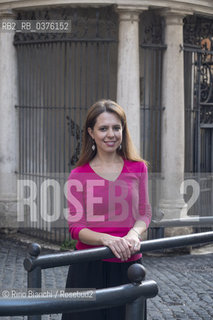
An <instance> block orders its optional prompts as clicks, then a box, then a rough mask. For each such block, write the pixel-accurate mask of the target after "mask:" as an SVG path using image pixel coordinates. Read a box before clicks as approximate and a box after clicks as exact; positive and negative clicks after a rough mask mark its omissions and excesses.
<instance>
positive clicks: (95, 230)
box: [63, 100, 151, 320]
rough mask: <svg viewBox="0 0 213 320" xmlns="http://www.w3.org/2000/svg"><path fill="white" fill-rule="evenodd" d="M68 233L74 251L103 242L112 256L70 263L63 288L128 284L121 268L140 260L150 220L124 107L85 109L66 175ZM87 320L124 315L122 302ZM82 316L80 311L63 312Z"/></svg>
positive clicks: (105, 104)
mask: <svg viewBox="0 0 213 320" xmlns="http://www.w3.org/2000/svg"><path fill="white" fill-rule="evenodd" d="M68 181H69V184H68V185H69V187H68V188H69V192H68V194H69V197H68V204H69V231H70V233H71V237H72V238H73V239H76V240H78V242H77V245H76V249H77V250H81V249H88V248H93V247H98V246H107V247H109V248H110V249H111V250H112V252H113V253H114V256H115V257H114V258H112V259H104V260H103V261H94V262H93V261H92V262H88V263H81V264H73V265H72V266H70V269H69V273H68V277H67V284H66V287H67V288H96V289H100V288H105V287H114V286H117V285H121V284H124V283H128V282H129V281H128V278H127V269H128V267H129V266H130V265H131V264H132V263H136V262H137V263H141V254H140V253H137V252H138V251H139V249H140V240H141V236H142V234H143V233H144V232H145V231H146V229H147V228H148V226H149V223H150V221H151V210H150V205H149V200H148V191H147V167H146V163H145V161H144V160H142V159H141V158H140V156H138V154H137V153H136V151H135V149H134V146H133V144H132V141H131V138H130V134H129V130H128V127H127V121H126V116H125V113H124V110H123V109H122V108H121V107H120V106H119V105H118V104H117V103H115V102H114V101H111V100H100V101H98V102H96V103H95V104H94V105H93V106H92V107H91V108H90V109H89V111H88V114H87V119H86V123H85V127H84V133H83V144H82V152H81V155H80V159H79V161H78V162H77V165H76V168H75V169H74V170H72V172H71V174H70V176H69V180H68ZM86 318H87V319H88V320H89V319H99V320H103V319H105V320H106V319H110V320H113V319H116V320H117V319H124V318H125V306H122V307H114V308H110V306H109V308H107V309H105V310H93V311H90V312H86ZM65 319H75V320H77V319H79V320H80V319H85V314H84V312H83V313H82V312H80V313H71V314H64V315H63V320H65Z"/></svg>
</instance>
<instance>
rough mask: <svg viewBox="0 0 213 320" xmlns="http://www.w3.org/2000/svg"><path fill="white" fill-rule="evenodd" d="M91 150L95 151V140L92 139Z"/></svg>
mask: <svg viewBox="0 0 213 320" xmlns="http://www.w3.org/2000/svg"><path fill="white" fill-rule="evenodd" d="M92 151H95V140H93V145H92Z"/></svg>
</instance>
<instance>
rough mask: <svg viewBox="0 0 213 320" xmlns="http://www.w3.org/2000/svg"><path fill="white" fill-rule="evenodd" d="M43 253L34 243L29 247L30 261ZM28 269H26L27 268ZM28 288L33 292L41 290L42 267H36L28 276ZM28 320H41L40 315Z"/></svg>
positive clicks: (30, 317) (29, 317)
mask: <svg viewBox="0 0 213 320" xmlns="http://www.w3.org/2000/svg"><path fill="white" fill-rule="evenodd" d="M40 253H41V247H40V246H39V244H37V243H32V244H30V246H29V255H30V258H29V259H30V260H31V261H32V262H33V261H34V260H35V259H37V257H38V256H39V254H40ZM25 267H26V266H25ZM25 269H26V268H25ZM27 288H28V290H32V291H37V292H38V291H40V290H41V267H36V268H35V269H33V270H32V271H28V274H27ZM28 320H41V316H40V315H35V316H28Z"/></svg>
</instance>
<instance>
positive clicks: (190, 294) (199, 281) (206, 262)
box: [0, 236, 213, 320]
mask: <svg viewBox="0 0 213 320" xmlns="http://www.w3.org/2000/svg"><path fill="white" fill-rule="evenodd" d="M12 239H13V237H12V236H11V237H1V236H0V261H1V264H0V289H12V288H13V289H26V288H27V273H26V271H25V270H24V267H23V260H24V258H25V257H26V255H27V246H26V244H24V243H22V244H21V243H20V242H19V241H14V240H12ZM24 241H25V242H26V240H24ZM53 249H55V250H56V249H58V247H57V246H54V247H52V248H51V250H53ZM47 252H51V251H50V249H49V248H48V247H46V248H45V249H43V250H42V254H44V253H47ZM144 266H145V267H146V270H147V276H146V279H147V280H148V279H152V280H155V281H156V282H157V283H158V286H159V294H158V296H156V297H155V298H153V299H149V300H148V320H172V319H178V320H193V319H195V320H210V319H213V246H207V247H203V248H200V249H196V250H193V252H192V254H191V255H165V256H157V255H156V256H148V255H147V256H144ZM67 269H68V267H59V268H52V269H47V270H43V276H42V283H43V287H44V288H46V289H56V288H63V287H64V286H65V281H66V274H67ZM0 319H4V320H9V319H12V320H21V319H27V318H26V317H11V318H10V317H1V318H0ZM42 319H45V320H46V319H53V320H56V319H57V320H59V319H60V315H56V314H54V315H44V316H42ZM118 320H120V319H118Z"/></svg>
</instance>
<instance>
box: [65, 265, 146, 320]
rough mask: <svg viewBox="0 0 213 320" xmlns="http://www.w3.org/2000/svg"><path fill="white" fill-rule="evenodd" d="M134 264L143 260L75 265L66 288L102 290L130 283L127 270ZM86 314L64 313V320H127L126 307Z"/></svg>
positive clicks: (71, 267)
mask: <svg viewBox="0 0 213 320" xmlns="http://www.w3.org/2000/svg"><path fill="white" fill-rule="evenodd" d="M133 263H141V259H139V260H136V261H131V262H123V263H116V262H107V261H90V262H84V263H76V264H73V265H71V266H70V267H69V272H68V276H67V283H66V288H67V289H68V288H90V289H92V288H95V289H102V288H109V287H115V286H119V285H122V284H126V283H129V282H130V281H129V279H128V277H127V270H128V268H129V266H130V265H132V264H133ZM85 312H86V313H85ZM85 312H74V313H64V314H63V315H62V320H68V319H69V320H85V319H87V320H94V319H98V320H117V319H119V320H124V319H125V305H123V306H118V307H113V308H107V309H101V310H92V311H85Z"/></svg>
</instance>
